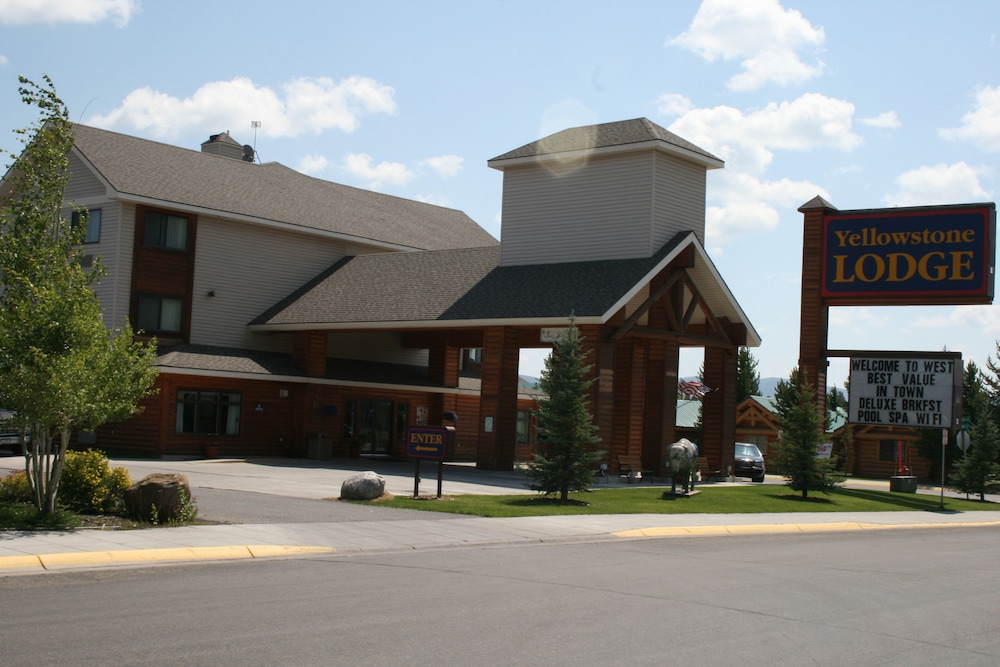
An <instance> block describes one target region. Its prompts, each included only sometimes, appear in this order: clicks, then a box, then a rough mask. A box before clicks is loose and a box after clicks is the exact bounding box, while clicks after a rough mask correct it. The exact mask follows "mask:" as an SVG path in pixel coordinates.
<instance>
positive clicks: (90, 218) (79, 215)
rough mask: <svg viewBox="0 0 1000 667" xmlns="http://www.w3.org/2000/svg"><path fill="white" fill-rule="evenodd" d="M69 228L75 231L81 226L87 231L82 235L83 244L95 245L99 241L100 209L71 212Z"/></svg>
mask: <svg viewBox="0 0 1000 667" xmlns="http://www.w3.org/2000/svg"><path fill="white" fill-rule="evenodd" d="M69 224H70V227H72V228H73V229H76V228H77V227H79V226H80V225H81V224H82V225H85V226H86V228H87V230H86V231H85V232H84V234H83V242H84V243H97V242H98V241H100V240H101V209H99V208H93V209H90V210H89V211H73V215H72V216H70V221H69Z"/></svg>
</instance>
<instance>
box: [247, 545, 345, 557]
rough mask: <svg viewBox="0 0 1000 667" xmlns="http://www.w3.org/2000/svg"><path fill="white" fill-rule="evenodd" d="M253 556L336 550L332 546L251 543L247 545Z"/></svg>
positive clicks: (333, 551) (326, 552) (316, 552)
mask: <svg viewBox="0 0 1000 667" xmlns="http://www.w3.org/2000/svg"><path fill="white" fill-rule="evenodd" d="M247 549H249V550H250V554H251V555H252V556H253V557H254V558H273V557H274V556H298V555H303V554H332V553H336V552H337V550H336V549H334V548H333V547H291V546H282V545H280V544H251V545H250V546H248V547H247Z"/></svg>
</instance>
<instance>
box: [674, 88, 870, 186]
mask: <svg viewBox="0 0 1000 667" xmlns="http://www.w3.org/2000/svg"><path fill="white" fill-rule="evenodd" d="M853 116H854V105H853V104H851V103H850V102H847V101H845V100H839V99H837V98H834V97H827V96H826V95H821V94H819V93H807V94H805V95H802V96H801V97H799V98H797V99H794V100H792V101H790V102H781V103H776V102H771V103H770V104H768V105H767V106H765V107H764V108H762V109H757V110H754V111H751V112H749V113H743V112H742V111H740V110H739V109H736V108H734V107H730V106H718V107H713V108H704V109H693V110H691V111H689V112H688V113H686V114H684V115H683V116H682V117H680V118H678V119H677V120H676V121H674V122H673V123H672V124H671V125H670V128H669V129H670V131H671V132H676V133H677V134H679V135H680V136H682V137H684V138H685V139H687V140H688V141H691V142H693V143H695V144H697V145H698V146H701V147H702V148H704V149H705V150H707V151H709V152H711V153H714V154H715V155H717V156H719V157H721V158H722V159H723V160H725V161H726V162H727V168H728V167H730V166H735V167H738V168H740V169H749V170H752V171H754V172H761V171H763V170H764V169H766V168H767V167H768V166H769V165H770V163H771V160H772V159H773V157H774V155H773V153H772V149H784V150H800V151H802V150H811V149H814V148H834V149H837V150H843V151H851V150H854V149H855V148H857V147H859V146H861V144H862V143H863V140H862V139H861V137H860V136H858V135H857V134H855V133H854V132H853V130H852V129H851V122H852V118H853Z"/></svg>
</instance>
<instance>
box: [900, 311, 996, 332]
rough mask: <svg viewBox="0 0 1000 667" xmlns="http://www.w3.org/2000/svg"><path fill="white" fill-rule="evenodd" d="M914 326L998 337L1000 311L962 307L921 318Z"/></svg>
mask: <svg viewBox="0 0 1000 667" xmlns="http://www.w3.org/2000/svg"><path fill="white" fill-rule="evenodd" d="M914 324H915V325H916V326H918V327H920V328H934V329H946V330H949V331H967V330H975V331H980V332H982V333H983V334H986V335H991V336H994V337H997V336H1000V309H997V308H996V307H995V306H960V307H958V308H955V309H953V310H951V311H949V312H947V313H945V314H941V315H935V316H933V317H922V318H919V319H917V320H916V321H915V322H914Z"/></svg>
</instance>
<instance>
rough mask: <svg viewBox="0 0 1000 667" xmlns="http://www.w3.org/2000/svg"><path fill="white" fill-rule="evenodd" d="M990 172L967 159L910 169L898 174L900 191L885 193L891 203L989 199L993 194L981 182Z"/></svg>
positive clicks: (887, 200)
mask: <svg viewBox="0 0 1000 667" xmlns="http://www.w3.org/2000/svg"><path fill="white" fill-rule="evenodd" d="M988 173H989V169H988V168H985V167H972V166H970V165H968V164H966V163H965V162H956V163H955V164H943V163H942V164H937V165H934V166H923V167H918V168H917V169H911V170H910V171H907V172H904V173H902V174H900V175H899V176H897V177H896V185H897V186H898V190H897V191H896V193H895V194H890V195H886V196H885V202H886V204H888V205H889V206H925V205H926V206H930V205H933V204H957V203H963V202H976V201H985V200H988V199H989V198H990V197H991V196H992V195H991V193H990V192H989V191H987V190H985V189H984V188H983V187H982V185H980V184H979V177H980V176H985V175H987V174H988Z"/></svg>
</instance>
